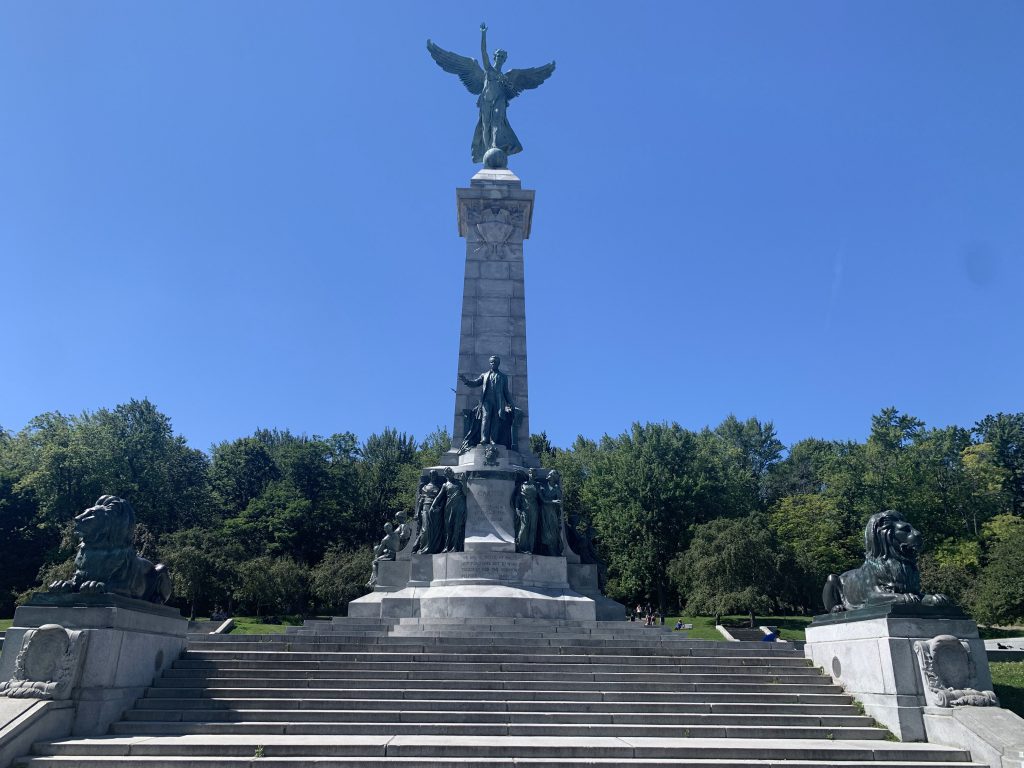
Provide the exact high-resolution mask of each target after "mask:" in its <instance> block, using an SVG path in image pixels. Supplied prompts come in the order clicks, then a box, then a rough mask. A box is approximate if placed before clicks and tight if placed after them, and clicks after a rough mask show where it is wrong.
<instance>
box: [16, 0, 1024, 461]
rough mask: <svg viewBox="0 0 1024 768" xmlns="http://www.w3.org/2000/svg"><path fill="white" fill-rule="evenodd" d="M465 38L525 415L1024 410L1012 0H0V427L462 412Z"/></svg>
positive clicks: (195, 434)
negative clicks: (512, 278)
mask: <svg viewBox="0 0 1024 768" xmlns="http://www.w3.org/2000/svg"><path fill="white" fill-rule="evenodd" d="M482 20H485V21H487V23H488V25H489V27H490V35H489V36H490V42H491V43H492V46H493V47H502V48H505V49H506V50H508V51H509V54H510V55H509V62H508V66H509V67H525V66H535V65H538V64H541V63H544V62H546V61H549V60H551V59H556V60H557V62H558V69H557V71H556V72H555V74H554V76H553V77H552V78H551V79H550V80H549V81H548V82H547V83H546V84H545V85H544V86H543V87H542V88H540V89H539V90H537V91H532V92H528V93H526V94H525V95H524V96H522V97H521V98H519V99H517V100H516V101H514V102H513V103H512V106H511V107H510V111H509V116H510V120H511V122H512V125H513V127H514V128H515V130H516V131H517V133H518V134H519V136H520V138H521V139H522V141H523V144H524V145H525V148H526V149H525V151H524V152H523V153H522V154H520V155H517V156H515V157H513V158H512V162H511V167H512V169H513V170H514V171H515V172H516V173H517V174H518V175H519V176H520V177H521V178H522V179H523V183H524V186H527V187H529V188H532V189H535V190H536V193H537V198H536V209H535V213H534V222H533V233H532V237H531V239H530V240H529V241H528V242H527V244H526V270H527V271H526V277H527V293H526V296H527V313H528V334H529V355H530V375H531V382H530V383H531V392H530V403H531V409H532V413H531V414H530V416H531V426H532V427H533V429H534V431H540V430H542V429H544V430H546V431H547V432H548V434H549V436H550V437H551V438H552V440H553V441H554V442H555V444H556V445H568V444H569V443H571V441H572V440H573V439H574V438H575V436H576V435H577V434H583V435H586V436H588V437H594V438H597V437H600V435H601V434H602V433H605V432H610V433H618V432H621V431H622V430H624V429H626V428H628V426H629V424H630V423H631V422H632V421H634V420H640V421H648V420H650V421H662V420H668V421H678V422H679V423H680V424H682V425H683V426H685V427H689V428H693V429H699V428H700V427H702V426H704V425H705V424H712V425H714V424H716V423H718V422H719V421H720V420H721V419H722V418H723V417H725V416H726V415H727V414H729V413H730V412H733V413H735V414H736V415H737V416H739V417H741V418H745V417H747V416H757V417H758V418H761V419H765V420H772V421H774V422H775V425H776V428H777V430H778V432H779V434H780V437H781V438H782V439H783V441H785V442H786V443H791V442H793V441H796V440H798V439H800V438H803V437H808V436H818V437H825V438H837V439H863V438H864V437H865V436H866V435H867V432H868V429H869V420H870V416H871V414H873V413H876V412H877V411H878V410H879V409H881V408H882V407H885V406H889V405H895V406H896V407H898V408H899V409H900V410H902V411H906V412H909V413H912V414H914V415H916V416H918V417H920V418H923V419H924V420H925V421H926V422H927V423H928V424H929V425H932V426H942V425H946V424H951V423H955V424H961V425H965V426H966V425H970V424H972V423H973V422H974V421H976V420H977V419H979V418H981V417H982V416H984V415H985V414H986V413H993V412H996V411H1020V410H1024V398H1022V392H1024V390H1022V386H1021V382H1022V379H1024V363H1022V356H1021V351H1022V347H1024V341H1022V339H1024V319H1022V312H1021V297H1022V293H1024V267H1022V264H1024V215H1022V214H1024V152H1022V145H1021V142H1022V137H1024V44H1022V42H1021V41H1022V40H1024V4H1022V3H1020V2H998V1H993V2H984V3H972V2H956V3H954V2H931V1H929V2H900V3H891V2H820V1H819V0H806V1H805V2H797V1H793V2H773V3H765V2H761V1H760V0H759V1H757V2H730V3H718V2H714V3H712V2H706V3H699V4H698V3H691V2H686V3H684V2H663V3H621V2H616V3H583V2H516V3H509V2H503V3H489V2H488V3H468V2H458V3H455V2H446V3H441V2H429V3H427V2H404V3H396V2H373V3H368V2H361V3H356V2H350V3H342V2H334V1H333V0H330V1H328V0H323V1H319V2H315V1H312V0H310V1H308V2H284V1H283V0H281V1H279V2H254V1H253V0H245V2H229V1H227V0H221V1H219V2H216V3H210V2H198V0H196V1H194V2H188V1H185V0H173V1H171V0H168V1H166V2H157V1H155V0H154V1H151V2H138V1H137V0H123V1H113V0H110V1H107V2H99V1H94V2H86V1H84V0H83V1H82V2H74V3H69V2H57V1H56V0H53V1H50V2H45V1H39V0H32V1H30V0H22V1H20V2H13V1H12V0H3V2H0V298H2V302H0V329H2V330H0V342H2V344H0V350H2V357H0V425H3V426H4V427H5V428H7V429H13V430H17V429H20V428H22V427H23V426H24V425H25V424H26V423H27V421H28V420H29V419H30V418H31V417H33V416H35V415H37V414H39V413H42V412H45V411H49V410H61V411H63V412H66V413H77V412H80V411H82V410H84V409H90V410H91V409H95V408H99V407H103V406H107V407H112V406H114V405H116V404H117V403H120V402H124V401H126V400H128V399H129V398H132V397H135V398H142V397H148V398H150V399H151V400H152V401H153V402H155V403H156V404H157V406H158V407H159V408H160V409H161V410H163V411H164V412H165V413H167V414H168V415H169V416H170V417H171V419H172V420H173V423H174V426H175V429H176V430H177V431H178V432H180V433H181V434H184V435H185V436H186V437H187V438H188V440H189V442H190V444H191V445H193V446H195V447H198V448H203V449H207V448H208V447H209V446H210V444H211V443H213V442H215V441H220V440H224V439H234V438H236V437H240V436H243V435H246V434H250V433H251V432H252V431H253V430H254V429H255V428H256V427H279V428H289V429H291V430H292V431H294V432H299V433H302V432H305V433H309V434H313V433H316V434H330V433H332V432H337V431H344V430H351V431H353V432H356V433H357V434H358V435H360V436H361V437H366V436H367V435H368V434H370V433H371V432H375V431H379V430H381V429H382V428H384V427H385V426H388V425H393V426H396V427H399V428H400V429H403V430H406V431H408V432H411V433H413V434H415V435H416V436H417V437H422V436H423V435H425V434H426V433H427V432H428V431H430V430H432V429H433V428H434V427H435V426H437V425H442V426H447V427H448V428H449V429H450V427H451V424H450V423H449V422H450V419H451V416H452V409H453V395H452V392H451V390H450V388H451V387H453V386H454V385H455V376H456V370H455V367H456V359H457V358H456V356H457V349H458V332H459V306H460V302H461V290H462V285H461V283H462V269H463V259H464V253H465V250H464V245H463V241H462V240H460V239H459V238H458V236H457V231H456V223H455V200H454V197H455V195H454V188H455V187H457V186H465V185H466V184H467V182H468V180H469V178H470V176H471V175H472V174H473V173H474V170H475V168H474V166H473V165H472V163H471V161H470V157H469V144H470V139H471V135H472V130H473V126H474V123H475V120H476V116H475V106H474V100H475V97H473V96H471V95H470V94H469V93H467V92H466V91H465V90H464V89H463V88H462V86H461V84H460V83H459V82H458V81H457V79H455V78H454V77H452V76H450V75H446V74H445V73H443V72H442V71H441V70H439V69H438V68H437V67H436V66H435V65H434V63H433V62H432V61H431V60H430V58H429V56H428V55H427V52H426V50H425V46H424V43H425V41H426V39H427V38H428V37H429V38H432V39H433V40H434V41H435V42H437V43H438V44H440V45H442V46H444V47H446V48H448V49H451V50H455V51H458V52H461V53H464V54H469V55H473V56H478V55H479V53H478V48H479V38H478V26H479V23H480V21H482ZM583 381H587V382H588V384H587V386H586V387H582V386H580V384H581V382H583Z"/></svg>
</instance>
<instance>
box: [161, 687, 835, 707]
mask: <svg viewBox="0 0 1024 768" xmlns="http://www.w3.org/2000/svg"><path fill="white" fill-rule="evenodd" d="M776 688H778V689H779V690H773V691H772V692H771V696H770V697H768V696H765V695H764V694H763V693H760V692H756V691H749V690H742V691H738V692H737V691H696V692H686V691H683V692H680V691H672V692H670V693H650V692H648V693H636V692H632V691H627V692H622V691H605V692H601V691H474V690H463V689H449V688H439V689H433V690H410V691H404V690H378V689H374V688H363V689H359V688H352V689H340V688H269V687H263V688H259V687H255V686H254V687H251V688H156V687H154V688H148V689H146V694H145V695H146V698H191V697H195V698H199V697H209V698H218V699H219V698H279V699H288V698H293V699H338V700H345V701H350V700H351V701H365V700H369V701H376V700H397V701H406V702H413V701H415V702H416V703H417V706H420V704H421V702H424V701H450V700H457V701H498V702H508V703H509V705H510V706H511V705H512V704H513V703H514V702H524V701H544V702H559V706H558V707H557V708H559V709H561V708H563V707H568V706H569V705H585V704H588V703H592V702H635V703H636V705H637V707H640V706H642V707H643V708H644V709H649V708H650V707H652V706H656V705H660V704H715V703H756V702H764V701H768V700H770V701H772V702H776V703H780V704H815V705H817V704H850V703H851V702H852V701H853V699H852V697H850V696H849V695H847V694H845V693H842V692H841V689H838V688H837V689H834V690H830V691H827V692H823V693H801V692H797V691H792V690H787V689H784V687H783V686H776Z"/></svg>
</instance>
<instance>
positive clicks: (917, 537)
mask: <svg viewBox="0 0 1024 768" xmlns="http://www.w3.org/2000/svg"><path fill="white" fill-rule="evenodd" d="M922 543H923V541H922V537H921V532H920V531H918V530H917V529H916V528H914V526H912V525H911V524H910V523H909V522H908V521H907V519H906V518H905V517H903V515H901V514H900V513H899V512H897V511H895V510H892V509H889V510H886V511H885V512H878V513H876V514H874V515H872V516H871V518H870V519H869V520H868V524H867V527H866V528H865V529H864V564H863V565H862V566H860V567H859V568H854V569H853V570H852V571H847V572H846V573H843V574H841V575H840V574H835V573H833V574H831V575H830V576H829V577H828V580H827V581H826V582H825V588H824V590H823V592H822V602H824V603H825V610H826V611H829V612H831V613H837V612H839V611H852V610H854V609H857V608H863V607H865V606H871V605H884V604H891V603H917V604H920V605H927V606H933V607H940V606H947V605H950V600H949V598H947V597H946V596H945V595H926V594H924V593H923V592H921V574H920V572H919V571H918V570H917V557H918V555H919V554H920V553H921V545H922Z"/></svg>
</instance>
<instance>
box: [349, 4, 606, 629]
mask: <svg viewBox="0 0 1024 768" xmlns="http://www.w3.org/2000/svg"><path fill="white" fill-rule="evenodd" d="M480 30H481V53H482V55H483V59H484V66H483V67H481V66H480V64H479V63H478V62H477V61H476V60H474V59H471V58H468V57H464V56H459V55H457V54H454V53H450V52H449V51H445V50H444V49H443V48H440V47H438V46H436V45H434V44H433V43H432V42H430V41H428V42H427V49H428V51H429V52H430V55H431V56H432V57H433V59H434V60H435V61H436V62H437V63H438V65H439V66H441V68H442V69H444V70H445V71H446V72H450V73H453V74H456V75H458V76H459V78H460V79H461V80H462V82H463V84H464V85H465V86H466V87H467V89H468V90H469V91H470V92H471V93H473V94H475V95H478V96H479V98H478V100H477V107H478V108H479V113H480V114H479V119H478V121H477V126H476V130H475V132H474V135H473V142H472V154H473V159H474V161H475V162H482V163H484V166H485V167H484V168H482V169H481V170H480V171H478V172H477V173H476V174H475V175H474V176H473V177H472V179H471V180H470V183H469V186H468V187H466V188H460V189H457V190H456V194H455V197H456V206H457V216H458V226H459V235H460V236H461V237H464V238H465V239H466V260H465V273H464V283H463V298H462V324H461V333H460V338H459V350H458V364H457V367H456V371H455V373H456V374H457V384H456V390H455V418H454V424H453V430H452V432H453V441H452V446H453V447H452V449H451V450H450V451H448V453H447V454H445V456H444V457H443V458H442V462H441V465H440V466H437V467H427V468H425V469H424V470H423V473H422V475H421V478H420V484H419V491H418V494H417V501H416V507H415V509H414V510H413V516H412V520H411V522H410V523H409V524H410V525H411V527H412V528H413V530H412V532H411V533H410V536H409V541H408V543H407V544H406V545H405V546H404V547H403V548H402V550H401V551H400V552H398V553H396V554H395V556H394V558H393V559H391V558H390V557H378V559H377V561H376V562H375V563H374V568H375V572H374V574H373V578H372V579H371V582H372V584H373V589H374V591H373V592H371V593H370V594H368V595H365V596H363V597H361V598H359V599H357V600H354V601H352V602H351V603H349V616H353V617H394V618H402V617H435V618H460V617H462V618H474V617H490V616H494V617H499V616H506V617H522V618H550V619H574V620H595V619H610V620H622V619H624V617H625V610H624V608H623V606H622V605H620V604H619V603H616V602H615V601H613V600H610V599H609V598H607V597H605V596H603V595H602V594H601V592H600V589H599V586H598V576H599V569H600V568H601V563H600V562H599V561H598V559H597V556H596V553H595V552H594V550H593V547H592V546H591V547H587V548H586V552H585V557H584V558H583V559H581V557H580V555H579V553H577V552H574V551H573V550H572V549H571V547H570V546H569V543H568V541H569V537H571V538H573V540H578V539H581V538H582V537H581V536H580V535H579V534H578V532H577V531H576V530H575V529H572V530H570V531H568V532H567V530H566V521H565V516H564V513H563V510H562V490H561V478H560V477H559V476H558V473H557V472H556V471H553V470H547V469H544V468H542V467H541V466H540V461H539V459H538V458H537V457H536V456H535V455H533V454H532V453H531V452H530V450H529V447H528V446H529V434H530V430H529V390H528V381H527V355H526V300H525V292H524V263H523V242H524V241H525V240H527V239H528V238H529V236H530V226H531V222H532V217H533V202H534V193H533V191H532V190H528V189H523V187H522V183H521V181H520V179H519V178H518V177H517V176H516V175H515V174H514V173H513V172H512V171H511V170H509V169H508V168H507V159H508V156H509V155H512V154H515V153H517V152H520V151H521V150H522V145H521V143H520V142H519V139H518V137H517V136H516V135H515V133H514V132H513V131H512V128H511V126H510V125H509V123H508V117H507V108H508V102H509V101H510V100H511V99H513V98H515V97H516V96H517V95H519V94H520V93H521V92H522V91H523V90H527V89H530V88H536V87H537V86H539V85H540V84H541V83H543V82H544V81H545V80H546V79H547V78H548V77H549V76H550V75H551V73H552V72H553V71H554V69H555V64H554V62H551V63H550V64H546V65H544V66H541V67H534V68H531V69H512V70H509V71H508V72H502V69H501V68H502V66H503V64H504V62H505V59H506V57H507V56H506V54H505V52H504V51H501V50H499V51H496V52H495V54H494V63H493V64H491V63H490V62H489V60H488V54H487V48H486V46H487V37H486V35H487V27H486V25H484V24H482V25H481V26H480ZM386 549H387V548H383V549H381V551H382V552H384V551H385V550H386Z"/></svg>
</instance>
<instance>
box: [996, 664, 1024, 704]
mask: <svg viewBox="0 0 1024 768" xmlns="http://www.w3.org/2000/svg"><path fill="white" fill-rule="evenodd" d="M989 668H990V669H991V670H992V683H993V686H994V688H995V691H996V696H998V697H999V703H1000V705H1002V706H1003V707H1006V709H1009V710H1012V711H1013V712H1016V713H1017V714H1018V715H1020V716H1021V717H1024V661H998V662H995V663H993V664H989Z"/></svg>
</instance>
